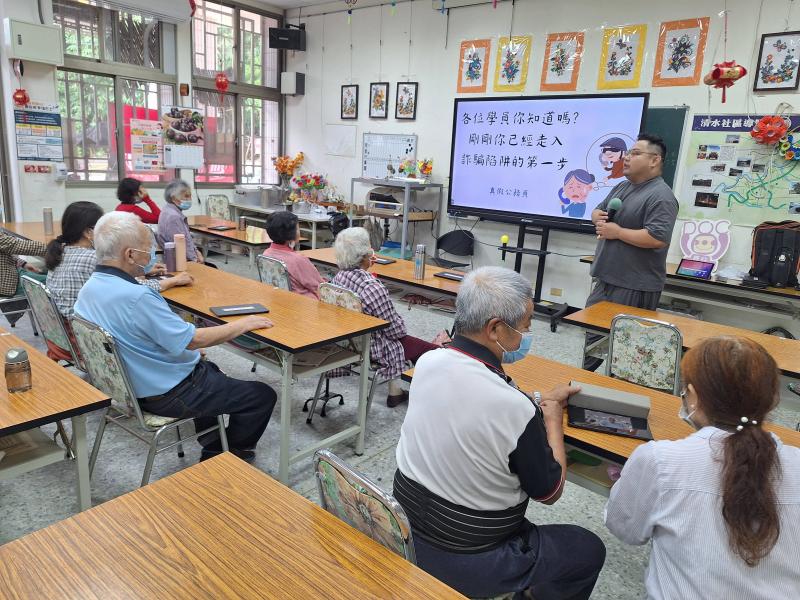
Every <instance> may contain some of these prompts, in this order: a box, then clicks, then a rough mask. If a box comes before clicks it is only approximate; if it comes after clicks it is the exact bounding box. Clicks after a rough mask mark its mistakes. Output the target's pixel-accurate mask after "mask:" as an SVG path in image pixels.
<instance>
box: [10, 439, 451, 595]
mask: <svg viewBox="0 0 800 600" xmlns="http://www.w3.org/2000/svg"><path fill="white" fill-rule="evenodd" d="M309 469H310V464H309ZM0 590H3V592H2V595H3V596H4V597H11V598H60V599H63V600H88V599H93V598H98V599H99V598H140V599H143V600H144V599H161V598H209V599H212V598H213V599H221V598H454V599H455V598H463V596H461V595H460V594H458V593H457V592H455V591H454V590H452V589H451V588H449V587H447V586H446V585H444V584H443V583H441V582H439V581H438V580H436V579H434V578H433V577H432V576H430V575H428V574H427V573H425V572H424V571H422V570H421V569H419V568H418V567H415V566H414V565H412V564H411V563H409V562H407V561H405V560H404V559H403V558H401V557H400V556H398V555H396V554H394V553H393V552H391V551H390V550H387V549H386V548H384V547H383V546H381V545H380V544H378V543H376V542H373V541H372V540H371V539H369V538H368V537H366V536H365V535H363V534H361V533H359V532H358V531H356V530H355V529H353V528H352V527H350V526H349V525H347V524H345V523H344V522H342V521H340V520H338V519H337V518H336V517H334V516H333V515H331V514H329V513H327V512H326V511H324V510H323V509H322V508H320V507H319V506H317V505H315V504H313V503H312V502H310V501H308V500H306V499H305V498H303V497H302V496H300V495H299V494H297V493H295V492H293V491H292V490H290V489H288V488H286V487H284V486H282V485H280V484H279V483H277V482H276V481H275V480H273V479H271V478H270V477H269V476H267V475H265V474H264V473H262V472H260V471H258V470H257V469H254V468H253V467H250V466H249V465H247V464H245V463H244V462H242V461H240V460H239V459H237V458H235V457H233V456H232V455H231V454H224V455H221V456H219V457H216V458H212V459H209V460H207V461H205V462H203V463H201V464H198V465H194V466H192V467H189V468H187V469H183V470H182V471H181V472H179V473H176V474H175V475H171V476H169V477H165V478H164V479H161V480H159V481H156V482H154V483H151V484H150V485H148V486H147V487H144V488H140V489H138V490H135V491H133V492H130V493H129V494H125V495H124V496H120V497H119V498H115V499H114V500H110V501H109V502H106V503H105V504H102V505H101V506H98V507H96V508H94V509H92V510H90V511H88V512H86V513H83V514H80V515H76V516H74V517H71V518H69V519H66V520H64V521H61V522H60V523H56V524H55V525H51V526H50V527H47V528H45V529H42V530H40V531H37V532H35V533H32V534H30V535H27V536H24V537H22V538H20V539H18V540H15V541H13V542H9V543H8V544H6V545H5V546H2V547H1V548H0Z"/></svg>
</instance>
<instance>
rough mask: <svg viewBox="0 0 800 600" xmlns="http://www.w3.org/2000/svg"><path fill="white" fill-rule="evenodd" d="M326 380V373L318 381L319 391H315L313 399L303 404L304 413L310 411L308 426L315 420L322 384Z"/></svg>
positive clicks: (307, 420)
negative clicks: (309, 407)
mask: <svg viewBox="0 0 800 600" xmlns="http://www.w3.org/2000/svg"><path fill="white" fill-rule="evenodd" d="M325 379H326V377H325V373H323V374H322V375H320V376H319V380H317V389H316V390H315V391H314V396H313V398H309V399H308V400H306V401H305V403H304V404H303V412H306V411H308V418H307V419H306V423H307V424H309V425H310V424H311V420H312V419H313V418H314V410H315V409H316V408H317V401H318V400H319V393H320V390H321V389H322V382H323V381H324V380H325ZM309 401H310V402H311V410H310V411H309V410H308V403H309Z"/></svg>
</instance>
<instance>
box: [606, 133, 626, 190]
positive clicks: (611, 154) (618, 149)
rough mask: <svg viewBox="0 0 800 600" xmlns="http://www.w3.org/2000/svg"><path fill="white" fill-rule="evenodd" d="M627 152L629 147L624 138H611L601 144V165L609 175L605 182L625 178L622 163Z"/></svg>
mask: <svg viewBox="0 0 800 600" xmlns="http://www.w3.org/2000/svg"><path fill="white" fill-rule="evenodd" d="M627 151H628V145H627V144H626V143H625V140H623V139H622V138H618V137H610V138H608V139H607V140H606V141H604V142H603V143H602V144H600V164H601V165H603V170H605V172H606V173H607V175H606V178H605V180H604V181H608V180H610V179H619V178H620V177H622V176H623V174H622V162H623V160H624V158H625V153H626V152H627Z"/></svg>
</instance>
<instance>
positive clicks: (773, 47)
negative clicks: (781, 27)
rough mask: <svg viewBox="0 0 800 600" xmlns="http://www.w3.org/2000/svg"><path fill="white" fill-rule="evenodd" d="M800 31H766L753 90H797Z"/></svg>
mask: <svg viewBox="0 0 800 600" xmlns="http://www.w3.org/2000/svg"><path fill="white" fill-rule="evenodd" d="M799 64H800V31H784V32H783V33H765V34H764V35H762V36H761V45H760V46H759V50H758V66H757V67H756V73H755V77H753V90H754V91H756V92H763V91H769V90H796V89H797V88H798V81H800V79H798V78H799V77H800V68H798V65H799Z"/></svg>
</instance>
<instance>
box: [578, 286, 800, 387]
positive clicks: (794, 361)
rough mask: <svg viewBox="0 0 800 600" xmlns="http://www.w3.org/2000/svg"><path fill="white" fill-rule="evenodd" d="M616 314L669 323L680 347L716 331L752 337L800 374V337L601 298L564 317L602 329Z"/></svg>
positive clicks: (785, 368) (790, 373) (606, 328)
mask: <svg viewBox="0 0 800 600" xmlns="http://www.w3.org/2000/svg"><path fill="white" fill-rule="evenodd" d="M619 314H626V315H636V316H638V317H646V318H648V319H658V320H659V321H666V322H667V323H672V324H673V325H675V326H676V327H677V328H678V329H679V330H680V332H681V334H682V335H683V347H684V348H685V349H689V348H691V347H692V346H696V345H697V343H698V342H699V341H700V340H703V339H705V338H709V337H716V336H719V335H733V336H738V337H744V338H747V339H750V340H753V341H754V342H758V343H759V344H761V345H762V346H764V348H766V349H767V352H769V353H770V354H771V355H772V357H773V358H774V359H775V362H777V363H778V368H779V369H780V370H781V373H783V374H784V375H788V376H790V377H800V340H788V339H785V338H780V337H777V336H774V335H767V334H765V333H758V332H757V331H750V330H749V329H740V328H738V327H731V326H729V325H720V324H718V323H709V322H708V321H700V320H698V319H690V318H688V317H681V316H679V315H674V314H672V313H664V312H659V311H657V310H656V311H653V310H645V309H643V308H633V307H631V306H625V305H623V304H614V303H613V302H600V303H598V304H595V305H594V306H590V307H589V308H584V309H583V310H579V311H578V312H575V313H572V314H571V315H567V316H566V317H564V322H565V323H571V324H573V325H578V326H579V327H583V328H585V329H593V330H595V331H601V332H604V333H605V332H608V331H609V330H610V329H611V320H612V319H613V318H614V317H615V316H617V315H619Z"/></svg>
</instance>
